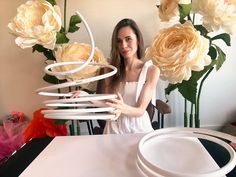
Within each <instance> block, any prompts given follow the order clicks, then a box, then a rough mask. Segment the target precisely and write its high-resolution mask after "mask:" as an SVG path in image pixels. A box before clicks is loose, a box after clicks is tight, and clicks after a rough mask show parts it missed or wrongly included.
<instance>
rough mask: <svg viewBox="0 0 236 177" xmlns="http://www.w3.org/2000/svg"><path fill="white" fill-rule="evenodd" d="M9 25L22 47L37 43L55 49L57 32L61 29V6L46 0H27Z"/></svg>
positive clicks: (17, 42)
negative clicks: (53, 4)
mask: <svg viewBox="0 0 236 177" xmlns="http://www.w3.org/2000/svg"><path fill="white" fill-rule="evenodd" d="M8 27H9V28H10V29H11V31H12V32H13V33H14V34H15V35H16V36H17V38H16V40H15V42H16V44H17V45H18V46H20V47H21V48H22V49H24V48H29V47H32V46H34V45H35V44H40V45H42V46H44V47H45V48H48V49H54V47H55V43H56V34H57V32H58V31H60V29H61V14H60V8H59V7H58V6H56V5H55V6H52V5H51V4H50V3H49V2H47V1H45V0H30V1H27V2H26V3H25V4H22V5H21V6H19V7H18V8H17V15H16V16H15V18H14V19H13V21H12V22H11V23H9V24H8Z"/></svg>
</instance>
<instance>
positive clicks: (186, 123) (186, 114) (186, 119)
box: [184, 99, 188, 127]
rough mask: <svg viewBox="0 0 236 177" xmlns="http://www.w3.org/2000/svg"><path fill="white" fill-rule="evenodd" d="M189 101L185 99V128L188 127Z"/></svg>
mask: <svg viewBox="0 0 236 177" xmlns="http://www.w3.org/2000/svg"><path fill="white" fill-rule="evenodd" d="M187 104H188V103H187V99H184V127H187V126H188V113H187Z"/></svg>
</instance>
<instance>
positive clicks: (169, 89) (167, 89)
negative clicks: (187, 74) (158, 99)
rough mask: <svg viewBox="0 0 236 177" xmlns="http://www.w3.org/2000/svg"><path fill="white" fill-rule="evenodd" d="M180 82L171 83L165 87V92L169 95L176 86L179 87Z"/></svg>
mask: <svg viewBox="0 0 236 177" xmlns="http://www.w3.org/2000/svg"><path fill="white" fill-rule="evenodd" d="M178 85H179V83H178V84H169V85H168V86H167V87H166V88H165V94H166V95H169V94H170V93H171V92H172V91H174V90H175V89H176V88H178Z"/></svg>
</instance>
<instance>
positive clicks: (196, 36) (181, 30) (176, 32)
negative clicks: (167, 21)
mask: <svg viewBox="0 0 236 177" xmlns="http://www.w3.org/2000/svg"><path fill="white" fill-rule="evenodd" d="M208 50H209V40H208V39H206V38H204V37H203V36H201V35H200V32H199V31H197V30H196V29H195V28H194V27H193V25H192V24H191V23H190V22H186V23H185V24H176V25H174V26H172V27H169V28H166V29H162V30H161V31H160V32H159V33H158V35H157V36H156V37H155V38H154V41H153V43H152V45H151V46H150V47H149V48H148V49H147V53H146V57H147V58H152V60H153V63H154V64H155V65H156V66H157V67H159V68H160V70H161V78H162V79H163V80H168V81H169V82H170V83H172V84H175V83H181V82H182V81H183V80H189V78H190V77H191V72H192V71H201V70H203V69H204V66H206V65H209V64H210V63H211V59H210V57H209V56H208V55H207V53H208Z"/></svg>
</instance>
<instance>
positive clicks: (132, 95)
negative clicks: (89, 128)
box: [103, 61, 156, 134]
mask: <svg viewBox="0 0 236 177" xmlns="http://www.w3.org/2000/svg"><path fill="white" fill-rule="evenodd" d="M150 65H152V62H151V61H147V62H146V63H145V64H144V66H143V68H142V71H141V73H140V76H139V80H138V82H126V83H125V86H124V95H123V100H124V103H125V104H127V105H130V106H136V104H137V100H138V98H139V95H140V92H141V90H142V88H143V85H144V83H145V81H146V75H147V70H148V67H149V66H150ZM155 99H156V95H154V96H153V99H152V100H153V101H154V100H155ZM153 101H152V102H153ZM150 131H153V128H152V126H151V121H150V118H149V115H148V113H147V111H145V112H144V114H143V115H142V116H139V117H129V116H126V115H124V114H121V115H120V117H119V118H118V119H117V120H115V121H114V120H108V121H107V122H106V126H105V128H104V132H103V133H104V134H127V133H148V132H150Z"/></svg>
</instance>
